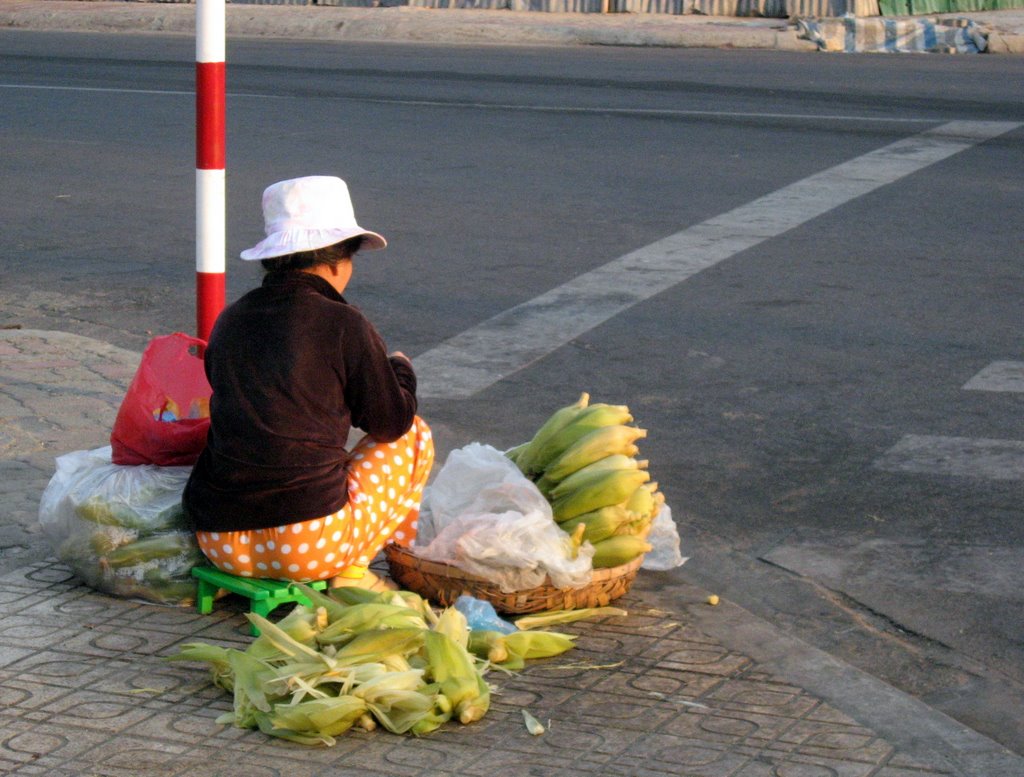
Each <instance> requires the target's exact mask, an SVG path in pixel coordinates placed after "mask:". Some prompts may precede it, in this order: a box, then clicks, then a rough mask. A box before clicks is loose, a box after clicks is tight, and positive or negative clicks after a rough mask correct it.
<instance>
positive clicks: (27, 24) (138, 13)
mask: <svg viewBox="0 0 1024 777" xmlns="http://www.w3.org/2000/svg"><path fill="white" fill-rule="evenodd" d="M225 11H226V22H227V33H228V35H229V36H233V37H256V38H290V39H303V40H331V41H367V42H380V41H394V42H407V43H444V44H496V45H501V44H504V45H557V46H573V45H583V46H587V45H591V46H653V47H671V48H737V49H766V50H776V51H816V50H817V45H816V44H815V43H813V42H812V41H810V40H806V39H803V38H800V37H798V31H797V28H796V25H795V23H794V22H791V21H789V20H786V19H767V18H757V17H742V18H741V17H725V16H719V17H715V16H701V15H698V14H685V15H682V16H672V15H668V14H584V13H540V12H529V11H507V10H481V9H431V8H417V7H411V6H394V7H383V8H356V7H341V6H298V5H259V6H257V5H242V4H239V5H228V6H227V7H226V9H225ZM947 16H949V15H947ZM959 16H964V15H963V14H961V15H959ZM968 16H969V18H970V19H972V20H973V21H975V23H976V24H978V26H979V27H980V28H981V30H982V31H983V32H984V33H985V34H986V35H987V37H988V42H989V46H988V51H989V52H990V53H994V54H1024V11H1021V12H1017V11H982V12H977V13H972V14H969V15H968ZM908 18H910V17H908ZM938 18H943V17H938ZM952 18H956V16H953V17H952ZM0 27H6V28H8V29H24V30H40V31H53V32H56V31H61V32H110V33H115V32H152V33H164V34H177V35H194V34H195V6H194V5H192V4H189V3H162V2H124V1H123V0H121V1H119V2H118V1H112V0H0Z"/></svg>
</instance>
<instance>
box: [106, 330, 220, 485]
mask: <svg viewBox="0 0 1024 777" xmlns="http://www.w3.org/2000/svg"><path fill="white" fill-rule="evenodd" d="M205 348H206V342H205V341H203V340H199V339H198V338H195V337H189V336H188V335H186V334H183V333H182V332H175V333H174V334H172V335H164V336H162V337H155V338H153V340H152V341H150V343H149V345H147V346H146V350H145V351H143V353H142V362H141V363H140V364H139V369H138V370H137V371H136V373H135V377H134V378H132V382H131V385H129V386H128V392H127V393H126V394H125V397H124V400H122V402H121V407H120V408H119V409H118V411H117V418H116V419H115V420H114V429H113V431H112V432H111V434H110V446H111V449H112V455H111V461H112V462H113V463H114V464H156V465H158V466H161V467H173V466H181V465H190V464H194V463H195V462H196V459H198V458H199V454H200V453H202V451H203V447H204V446H205V445H206V432H207V430H208V429H209V428H210V395H211V394H212V393H213V391H212V389H211V388H210V384H209V382H208V381H207V380H206V373H205V372H204V371H203V351H204V350H205Z"/></svg>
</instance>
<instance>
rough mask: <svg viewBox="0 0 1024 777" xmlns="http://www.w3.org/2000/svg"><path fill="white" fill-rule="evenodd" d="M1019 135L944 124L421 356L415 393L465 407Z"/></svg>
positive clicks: (974, 124) (1000, 128)
mask: <svg viewBox="0 0 1024 777" xmlns="http://www.w3.org/2000/svg"><path fill="white" fill-rule="evenodd" d="M1020 126H1022V125H1021V123H1019V122H985V121H954V122H949V123H947V124H943V125H941V126H939V127H935V128H933V129H929V130H926V131H924V132H921V133H919V134H916V135H913V136H911V137H909V138H905V139H903V140H899V141H897V142H895V143H892V144H890V145H888V146H885V147H883V148H880V149H877V150H875V151H871V152H869V153H867V154H864V155H863V156H860V157H857V158H856V159H852V160H850V161H849V162H844V163H842V164H839V165H836V166H835V167H832V168H829V169H828V170H824V171H822V172H820V173H817V174H815V175H812V176H810V177H808V178H805V179H803V180H802V181H797V182H796V183H793V184H790V185H789V186H786V187H783V188H782V189H779V190H778V191H775V192H772V193H771V194H768V195H765V196H764V197H761V198H759V199H757V200H754V201H753V202H750V203H748V204H746V205H741V206H740V207H738V208H736V209H734V210H731V211H729V212H728V213H724V214H722V215H720V216H715V217H713V218H711V219H708V220H707V221H704V222H702V223H700V224H696V225H695V226H692V227H690V228H688V229H684V230H683V231H682V232H677V233H676V234H674V235H670V236H669V237H666V238H664V239H662V240H658V241H657V242H655V243H651V244H650V245H648V246H644V247H643V248H640V249H638V250H636V251H633V252H631V253H628V254H626V255H625V256H621V257H619V258H618V259H614V260H612V261H610V262H608V263H607V264H605V265H603V266H601V267H598V268H596V269H594V270H591V271H589V272H586V273H584V274H582V275H580V276H577V277H576V278H573V279H572V280H570V281H568V282H566V283H564V284H562V285H561V286H558V287H557V288H554V289H551V290H550V291H548V292H545V293H544V294H541V295H540V296H539V297H536V298H534V299H532V300H529V301H527V302H524V303H522V304H520V305H517V306H515V307H513V308H510V309H509V310H507V311H505V312H503V313H499V314H498V315H496V316H494V317H493V318H490V319H488V320H487V321H484V322H483V323H481V324H479V325H478V326H475V327H473V328H472V329H468V330H466V331H465V332H462V333H461V334H458V335H455V336H454V337H452V338H450V339H448V340H446V341H445V342H443V343H441V344H440V345H438V346H436V347H435V348H432V349H430V350H429V351H426V352H425V353H423V354H420V355H419V356H418V357H417V358H416V359H414V360H413V363H414V365H415V367H416V371H417V375H418V377H419V389H418V393H419V394H420V395H421V396H423V397H440V398H448V399H457V398H465V397H470V396H472V395H473V394H476V393H477V392H479V391H482V390H483V389H486V388H487V387H489V386H491V385H493V384H494V383H497V382H498V381H500V380H502V379H503V378H505V377H507V376H508V375H511V374H512V373H514V372H516V371H518V370H521V369H523V368H524V367H527V366H529V365H530V364H532V363H534V362H536V361H537V360H539V359H541V358H543V357H544V356H547V355H548V354H549V353H551V352H552V351H554V350H556V349H557V348H559V347H561V346H562V345H565V344H566V343H568V342H569V341H571V340H572V339H573V338H575V337H578V336H580V335H581V334H583V333H584V332H587V331H589V330H591V329H593V328H594V327H596V326H599V325H600V324H603V323H604V322H605V321H607V320H608V319H610V318H612V317H613V316H616V315H618V314H619V313H622V312H623V311H625V310H628V309H629V308H631V307H632V306H634V305H636V304H638V303H640V302H643V301H644V300H646V299H649V298H650V297H652V296H654V295H655V294H659V293H660V292H662V291H665V290H666V289H669V288H671V287H672V286H675V285H676V284H678V283H681V282H683V281H685V280H686V279H687V278H689V277H691V276H693V275H695V274H696V273H698V272H700V271H701V270H705V269H707V268H708V267H712V266H714V265H716V264H718V263H719V262H721V261H723V260H725V259H728V258H730V257H732V256H735V255H736V254H738V253H739V252H741V251H745V250H747V249H748V248H752V247H754V246H756V245H758V244H759V243H762V242H764V241H765V240H769V239H771V238H774V237H777V236H779V235H781V234H782V233H784V232H786V231H788V230H790V229H793V228H795V227H798V226H800V225H802V224H805V223H806V222H808V221H810V220H811V219H813V218H815V217H816V216H820V215H822V214H823V213H827V212H828V211H830V210H833V209H834V208H837V207H839V206H840V205H843V204H845V203H848V202H850V201H851V200H854V199H856V198H858V197H861V196H863V195H865V194H867V193H869V192H871V191H874V190H875V189H878V188H879V187H882V186H885V185H887V184H890V183H893V182H894V181H898V180H899V179H901V178H903V177H905V176H907V175H910V174H911V173H915V172H917V171H919V170H922V169H924V168H926V167H928V166H929V165H933V164H935V163H937V162H941V161H942V160H944V159H947V158H948V157H950V156H952V155H954V154H957V153H959V152H961V151H964V150H966V149H968V148H971V147H972V146H975V145H977V144H978V143H981V142H983V141H985V140H989V139H991V138H994V137H997V136H999V135H1003V134H1005V133H1007V132H1011V131H1012V130H1015V129H1017V128H1018V127H1020Z"/></svg>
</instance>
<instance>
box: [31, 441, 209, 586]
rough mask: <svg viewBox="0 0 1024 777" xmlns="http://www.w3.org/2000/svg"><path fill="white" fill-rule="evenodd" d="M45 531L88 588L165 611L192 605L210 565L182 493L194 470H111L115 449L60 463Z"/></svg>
mask: <svg viewBox="0 0 1024 777" xmlns="http://www.w3.org/2000/svg"><path fill="white" fill-rule="evenodd" d="M56 465H57V469H56V472H55V473H54V475H53V477H52V478H51V479H50V482H49V483H48V484H47V486H46V489H45V490H44V491H43V495H42V498H41V499H40V502H39V525H40V527H41V528H42V530H43V533H44V534H45V535H46V537H47V539H49V541H50V544H51V546H52V547H53V549H54V551H55V552H56V553H57V556H58V558H60V560H61V561H63V562H64V563H66V564H67V565H68V566H70V567H71V570H72V571H73V572H74V573H75V575H76V576H78V577H79V578H80V579H81V580H82V581H83V582H84V583H85V584H86V585H88V586H90V587H92V588H95V589H96V590H98V591H102V592H104V593H109V594H114V595H116V596H124V597H129V598H135V599H144V600H146V601H151V602H158V603H160V604H181V605H186V604H191V603H193V602H194V601H195V596H196V582H195V580H194V579H193V578H192V576H191V571H192V567H193V566H195V565H196V564H197V563H200V562H201V561H202V560H203V556H202V553H201V552H200V550H199V547H198V545H197V544H196V541H195V537H194V535H193V534H192V532H191V530H189V529H188V527H187V526H186V524H185V513H184V510H183V508H182V506H181V494H182V491H183V490H184V488H185V482H186V481H187V480H188V476H189V473H190V472H191V469H192V468H191V467H158V466H154V465H137V466H136V465H120V464H113V463H111V448H110V446H106V447H104V448H97V449H95V450H90V451H75V452H73V453H68V454H65V455H63V456H59V457H58V458H57V461H56Z"/></svg>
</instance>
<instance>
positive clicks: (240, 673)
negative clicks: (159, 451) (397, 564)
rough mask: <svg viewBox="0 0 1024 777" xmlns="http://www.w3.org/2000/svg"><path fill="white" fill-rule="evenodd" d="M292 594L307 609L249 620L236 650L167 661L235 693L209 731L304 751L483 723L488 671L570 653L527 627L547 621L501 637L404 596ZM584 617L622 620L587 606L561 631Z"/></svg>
mask: <svg viewBox="0 0 1024 777" xmlns="http://www.w3.org/2000/svg"><path fill="white" fill-rule="evenodd" d="M300 588H301V589H302V591H303V593H304V594H305V595H306V596H307V597H308V598H309V601H310V602H311V605H312V606H310V607H306V606H303V605H298V606H296V607H295V609H294V610H292V612H291V613H289V614H288V615H286V616H285V617H284V618H283V619H282V620H280V621H279V622H277V623H276V624H275V623H272V622H270V621H268V620H267V619H266V618H263V617H261V616H259V615H256V614H253V613H249V614H248V616H247V617H248V618H249V619H250V621H251V622H252V623H253V624H255V625H256V626H257V627H258V628H259V629H260V635H259V636H258V637H256V638H255V639H254V640H253V642H252V643H251V644H250V645H249V646H248V648H246V649H245V650H244V651H243V650H235V649H232V648H224V647H219V646H215V645H209V644H205V643H198V642H197V643H189V644H186V645H183V646H182V647H181V650H180V651H179V652H178V653H177V654H175V655H173V656H170V657H169V660H175V661H200V662H206V663H208V664H209V665H210V668H211V671H212V675H213V681H214V683H215V684H217V685H218V686H220V687H221V688H224V689H225V690H226V691H228V692H230V693H233V694H234V708H233V710H232V711H231V712H230V713H227V714H225V715H223V716H221V717H220V718H218V720H217V722H218V723H221V724H227V723H231V724H234V725H235V726H238V727H240V728H259V729H260V730H261V731H263V732H265V733H267V734H270V735H273V736H277V737H283V738H285V739H289V740H292V741H294V742H299V743H302V744H308V745H333V744H334V743H335V737H337V736H338V735H340V734H342V733H344V732H345V731H347V730H348V729H350V728H351V727H353V726H360V727H362V728H364V729H366V730H373V729H375V728H376V727H377V726H381V727H383V728H385V729H387V730H388V731H391V732H393V733H396V734H412V735H415V736H419V735H423V734H427V733H429V732H431V731H434V730H435V729H437V728H438V727H439V726H441V725H443V724H444V723H446V722H447V721H449V720H452V719H454V720H458V721H459V722H460V723H472V722H474V721H476V720H479V719H480V718H482V717H483V716H484V714H485V713H486V712H487V710H488V708H489V706H490V695H491V688H490V686H489V685H488V683H487V681H486V680H485V679H484V675H485V673H486V672H487V671H488V670H489V669H490V668H491V667H498V668H501V669H506V670H516V669H519V668H521V667H522V666H523V665H524V662H525V661H526V660H528V659H534V658H547V657H550V656H555V655H558V654H560V653H563V652H565V651H566V650H569V649H570V648H571V647H572V646H573V640H574V637H573V636H571V635H568V634H561V633H558V632H552V631H539V630H531V629H534V628H535V627H536V626H539V625H542V624H544V623H550V622H552V620H551V619H547V620H545V619H543V618H533V619H532V622H531V621H527V620H526V619H522V623H518V624H517V625H518V626H519V628H520V630H518V631H515V632H513V633H511V634H503V633H500V632H497V631H474V630H470V629H469V627H468V624H467V621H466V616H465V615H463V614H462V612H460V611H459V610H457V609H455V608H454V607H449V608H447V609H444V610H441V611H440V612H439V613H438V612H435V611H434V610H433V609H432V608H431V606H430V604H429V602H427V601H426V600H424V599H423V598H422V597H420V596H419V595H418V594H415V593H412V592H410V591H386V592H379V593H378V592H371V591H366V590H364V589H359V588H336V589H333V590H331V591H330V593H329V594H325V593H321V592H318V591H315V590H313V589H312V588H309V587H308V586H300ZM591 613H594V614H625V613H624V612H622V611H618V610H615V609H614V608H598V609H595V610H593V611H590V612H586V611H575V612H567V613H565V614H564V617H562V619H561V622H565V621H568V620H576V619H579V618H581V617H586V616H587V615H589V614H591ZM555 622H557V621H555Z"/></svg>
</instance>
